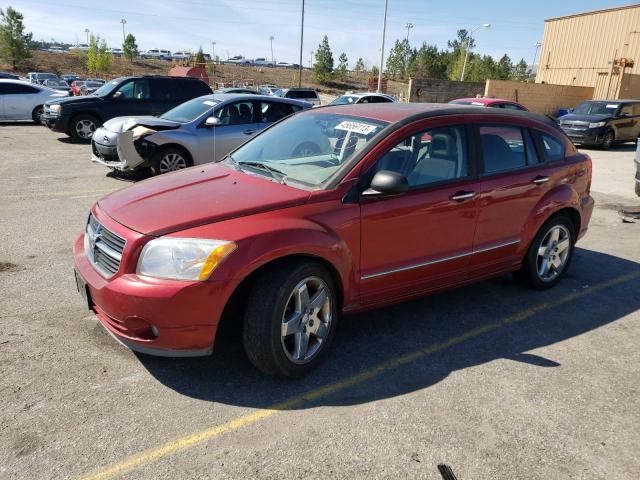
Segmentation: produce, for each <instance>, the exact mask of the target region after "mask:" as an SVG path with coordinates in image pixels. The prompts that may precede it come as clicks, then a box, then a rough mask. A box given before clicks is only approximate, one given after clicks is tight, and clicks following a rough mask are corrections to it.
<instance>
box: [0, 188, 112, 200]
mask: <svg viewBox="0 0 640 480" xmlns="http://www.w3.org/2000/svg"><path fill="white" fill-rule="evenodd" d="M116 190H117V189H114V188H110V189H103V190H80V191H78V192H49V193H20V194H16V195H2V196H0V198H27V199H29V198H41V197H68V196H72V195H90V194H97V193H110V192H114V191H116Z"/></svg>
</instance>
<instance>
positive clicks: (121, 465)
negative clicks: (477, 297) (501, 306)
mask: <svg viewBox="0 0 640 480" xmlns="http://www.w3.org/2000/svg"><path fill="white" fill-rule="evenodd" d="M636 278H640V273H631V274H627V275H623V276H621V277H617V278H614V279H613V280H610V281H608V282H606V283H602V284H600V285H596V286H594V287H591V288H588V289H585V290H582V291H578V292H575V293H573V294H571V295H568V296H566V297H564V298H562V299H561V300H558V301H556V302H553V303H549V304H547V303H544V304H540V305H536V306H535V307H532V308H530V309H528V310H524V311H522V312H518V313H516V314H514V315H511V316H509V317H507V318H505V319H503V320H501V321H498V322H495V323H489V324H486V325H482V326H480V327H477V328H474V329H471V330H469V331H467V332H465V333H463V334H461V335H456V336H454V337H451V338H449V339H447V340H445V341H444V342H441V343H434V344H432V345H429V346H427V347H425V348H421V349H419V350H416V351H414V352H411V353H407V354H405V355H401V356H399V357H395V358H392V359H390V360H387V361H384V362H382V363H380V364H378V365H376V366H374V367H371V368H369V369H367V370H365V371H363V372H361V373H358V374H356V375H352V376H350V377H347V378H345V379H343V380H340V381H337V382H335V383H331V384H329V385H326V386H324V387H320V388H317V389H314V390H311V391H309V392H307V393H304V394H302V395H298V396H296V397H293V398H291V399H289V400H286V401H284V402H281V403H277V404H275V405H271V406H270V407H267V408H265V409H261V410H257V411H255V412H253V413H249V414H247V415H243V416H241V417H238V418H235V419H233V420H229V421H228V422H225V423H223V424H222V425H217V426H213V427H210V428H207V429H204V430H201V431H199V432H196V433H193V434H191V435H188V436H185V437H182V438H178V439H176V440H172V441H170V442H167V443H164V444H163V445H160V446H158V447H153V448H150V449H148V450H144V451H142V452H140V453H137V454H135V455H132V456H130V457H128V458H125V459H124V460H122V461H120V462H118V463H115V464H113V465H111V466H108V467H105V468H101V469H98V470H95V471H94V472H91V473H89V474H87V475H85V476H83V477H80V480H104V479H108V478H113V477H115V476H117V475H120V474H123V473H125V472H128V471H129V470H133V469H134V468H137V467H140V466H143V465H146V464H149V463H152V462H154V461H156V460H160V459H161V458H164V457H166V456H168V455H171V454H174V453H176V452H179V451H181V450H185V449H187V448H190V447H192V446H195V445H198V444H200V443H203V442H206V441H207V440H210V439H212V438H214V437H218V436H220V435H222V434H224V433H228V432H232V431H234V430H238V429H240V428H242V427H246V426H248V425H251V424H254V423H257V422H259V421H261V420H264V419H266V418H268V417H271V416H273V415H275V414H277V413H279V412H280V411H282V410H289V409H292V408H296V407H299V406H301V405H303V404H305V403H307V402H310V401H313V400H317V399H319V398H322V397H326V396H327V395H331V394H333V393H336V392H339V391H341V390H344V389H346V388H349V387H352V386H354V385H358V384H360V383H363V382H365V381H367V380H370V379H371V378H374V377H376V376H378V375H381V374H383V373H385V372H388V371H390V370H393V369H396V368H398V367H401V366H403V365H407V364H409V363H411V362H413V361H415V360H418V359H421V358H423V357H426V356H428V355H431V354H433V353H436V352H439V351H441V350H445V349H447V348H449V347H452V346H455V345H458V344H460V343H463V342H465V341H467V340H470V339H472V338H475V337H478V336H480V335H483V334H485V333H489V332H493V331H495V330H497V329H498V328H500V327H503V326H506V325H510V324H514V323H518V322H522V321H524V320H526V319H528V318H531V317H532V316H534V315H536V314H538V313H542V312H545V311H547V310H550V309H552V308H555V307H558V306H561V305H564V304H566V303H569V302H572V301H574V300H576V299H578V298H581V297H584V296H586V295H590V294H593V293H595V292H598V291H600V290H604V289H606V288H609V287H612V286H614V285H618V284H620V283H624V282H628V281H629V280H633V279H636Z"/></svg>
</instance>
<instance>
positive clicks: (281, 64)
mask: <svg viewBox="0 0 640 480" xmlns="http://www.w3.org/2000/svg"><path fill="white" fill-rule="evenodd" d="M276 67H280V68H291V64H290V63H289V62H278V63H276Z"/></svg>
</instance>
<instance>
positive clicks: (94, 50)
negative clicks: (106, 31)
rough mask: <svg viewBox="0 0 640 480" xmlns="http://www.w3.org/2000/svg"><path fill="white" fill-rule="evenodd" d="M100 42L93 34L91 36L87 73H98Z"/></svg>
mask: <svg viewBox="0 0 640 480" xmlns="http://www.w3.org/2000/svg"><path fill="white" fill-rule="evenodd" d="M98 41H99V38H98V37H96V36H95V35H93V34H91V35H90V36H89V50H87V72H89V73H94V74H95V73H97V72H98Z"/></svg>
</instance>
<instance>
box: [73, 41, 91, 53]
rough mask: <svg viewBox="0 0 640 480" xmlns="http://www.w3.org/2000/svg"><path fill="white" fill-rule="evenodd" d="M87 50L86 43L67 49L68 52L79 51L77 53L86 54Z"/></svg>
mask: <svg viewBox="0 0 640 480" xmlns="http://www.w3.org/2000/svg"><path fill="white" fill-rule="evenodd" d="M88 50H89V45H87V44H86V43H79V44H78V45H74V46H73V47H69V51H70V52H73V51H79V52H87V51H88Z"/></svg>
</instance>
